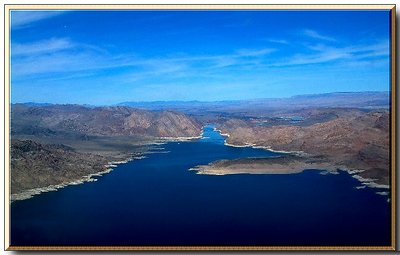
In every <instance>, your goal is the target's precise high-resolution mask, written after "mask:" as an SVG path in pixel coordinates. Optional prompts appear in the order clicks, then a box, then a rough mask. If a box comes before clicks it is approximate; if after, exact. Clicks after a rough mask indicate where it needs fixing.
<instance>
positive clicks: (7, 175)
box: [4, 4, 397, 251]
mask: <svg viewBox="0 0 400 255" xmlns="http://www.w3.org/2000/svg"><path fill="white" fill-rule="evenodd" d="M121 9H123V10H126V9H130V10H143V9H151V10H282V9H283V10H289V9H290V10H390V15H391V21H390V25H391V37H390V38H391V49H390V51H391V59H390V62H391V77H390V81H391V105H390V111H391V112H390V121H391V122H390V127H391V129H390V141H391V162H390V163H391V164H390V165H391V179H390V184H391V185H390V192H391V194H392V197H391V223H392V224H391V245H389V246H12V245H10V234H9V233H10V183H9V181H10V86H11V84H10V71H11V70H10V12H11V11H13V10H121ZM4 21H5V22H4V26H5V29H4V31H5V34H4V43H5V55H4V57H5V59H4V61H5V65H4V73H5V86H4V96H5V102H4V109H5V112H4V113H5V120H4V121H5V134H4V135H5V142H4V149H5V205H4V206H5V211H4V215H5V216H4V217H5V232H4V234H5V240H4V243H5V248H6V250H8V251H22V250H31V251H37V250H53V251H54V250H63V251H87V250H91V251H94V250H96V251H97V250H108V251H110V250H112V251H117V250H121V251H122V250H135V251H149V250H151V251H161V250H162V251H171V250H174V251H189V250H190V251H205V250H207V251H267V250H274V251H278V250H279V251H294V250H303V251H304V250H310V251H311V250H314V251H316V250H318V251H322V250H324V251H328V250H338V251H339V250H340V251H357V250H358V251H360V250H382V251H383V250H386V251H393V250H395V249H396V223H397V222H396V172H395V170H396V169H395V166H396V148H395V144H396V114H397V113H396V93H397V92H396V89H397V88H396V58H395V56H396V27H395V24H396V6H395V5H388V4H384V5H246V4H244V5H225V4H224V5H201V4H200V5H192V4H188V5H158V4H157V5H86V4H85V5H59V4H56V5H12V4H6V5H5V19H4Z"/></svg>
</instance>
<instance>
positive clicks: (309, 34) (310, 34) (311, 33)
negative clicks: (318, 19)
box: [301, 29, 336, 42]
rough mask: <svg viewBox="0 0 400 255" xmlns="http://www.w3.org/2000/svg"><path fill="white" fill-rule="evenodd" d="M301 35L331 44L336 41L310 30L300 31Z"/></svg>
mask: <svg viewBox="0 0 400 255" xmlns="http://www.w3.org/2000/svg"><path fill="white" fill-rule="evenodd" d="M301 34H303V35H305V36H307V37H310V38H313V39H317V40H323V41H331V42H334V41H336V39H335V38H333V37H330V36H326V35H322V34H321V33H319V32H317V31H314V30H311V29H304V30H302V31H301Z"/></svg>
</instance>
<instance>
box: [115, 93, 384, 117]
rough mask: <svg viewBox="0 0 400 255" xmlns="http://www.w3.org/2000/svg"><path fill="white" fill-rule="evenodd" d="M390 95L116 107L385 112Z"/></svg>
mask: <svg viewBox="0 0 400 255" xmlns="http://www.w3.org/2000/svg"><path fill="white" fill-rule="evenodd" d="M389 103H390V92H388V91H384V92H335V93H326V94H310V95H298V96H293V97H289V98H265V99H251V100H229V101H215V102H202V101H154V102H123V103H119V104H118V105H120V106H131V107H135V108H143V109H148V110H165V109H173V110H180V111H184V112H187V111H190V109H193V108H205V109H206V110H213V111H214V110H222V108H223V110H235V109H236V110H240V109H243V108H252V109H255V108H257V109H261V108H265V109H271V108H274V109H276V108H299V107H301V108H308V107H313V108H315V107H339V108H385V109H387V108H389Z"/></svg>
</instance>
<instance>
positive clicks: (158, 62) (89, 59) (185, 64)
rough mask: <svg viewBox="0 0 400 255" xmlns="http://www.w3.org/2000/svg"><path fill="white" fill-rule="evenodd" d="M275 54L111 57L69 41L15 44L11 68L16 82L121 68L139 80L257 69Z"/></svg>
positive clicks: (258, 50)
mask: <svg viewBox="0 0 400 255" xmlns="http://www.w3.org/2000/svg"><path fill="white" fill-rule="evenodd" d="M274 51H275V49H272V48H256V49H239V50H237V51H235V52H232V53H230V54H216V55H213V54H210V55H180V56H176V55H175V56H168V57H147V58H143V57H140V56H137V55H136V54H133V53H125V54H122V55H121V54H111V53H110V52H108V51H107V50H106V49H103V48H101V47H98V46H93V45H87V44H81V43H77V42H73V41H71V40H69V39H67V38H51V39H48V40H42V41H38V42H31V43H12V45H11V57H12V66H11V68H12V75H13V78H14V79H21V78H24V77H27V78H31V77H32V75H48V76H53V74H54V73H57V74H58V76H61V74H62V73H65V75H66V74H67V73H71V72H83V71H85V72H86V71H95V72H96V71H105V70H107V69H115V68H120V69H124V72H128V73H130V75H129V77H130V78H132V79H133V80H137V79H142V78H146V77H156V76H162V75H168V76H169V77H183V76H188V75H192V74H193V73H200V72H204V73H207V72H214V71H215V70H220V69H223V68H228V67H231V66H238V65H240V66H246V65H256V64H257V63H260V61H262V59H263V58H264V57H265V56H266V55H268V54H270V53H272V52H274Z"/></svg>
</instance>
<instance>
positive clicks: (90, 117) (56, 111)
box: [11, 104, 201, 137]
mask: <svg viewBox="0 0 400 255" xmlns="http://www.w3.org/2000/svg"><path fill="white" fill-rule="evenodd" d="M57 132H58V133H59V132H69V133H74V134H79V135H87V136H121V135H127V136H129V135H144V136H152V137H193V136H199V134H200V132H201V124H200V123H199V122H197V121H196V120H195V119H193V118H190V117H188V116H186V115H184V114H182V113H178V112H175V111H158V112H153V111H145V110H138V109H134V108H131V107H123V106H114V107H95V108H89V107H85V106H81V105H50V106H40V107H37V106H33V107H30V106H27V105H23V104H14V105H12V107H11V134H12V135H17V134H19V135H21V134H28V135H51V134H54V133H57Z"/></svg>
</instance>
